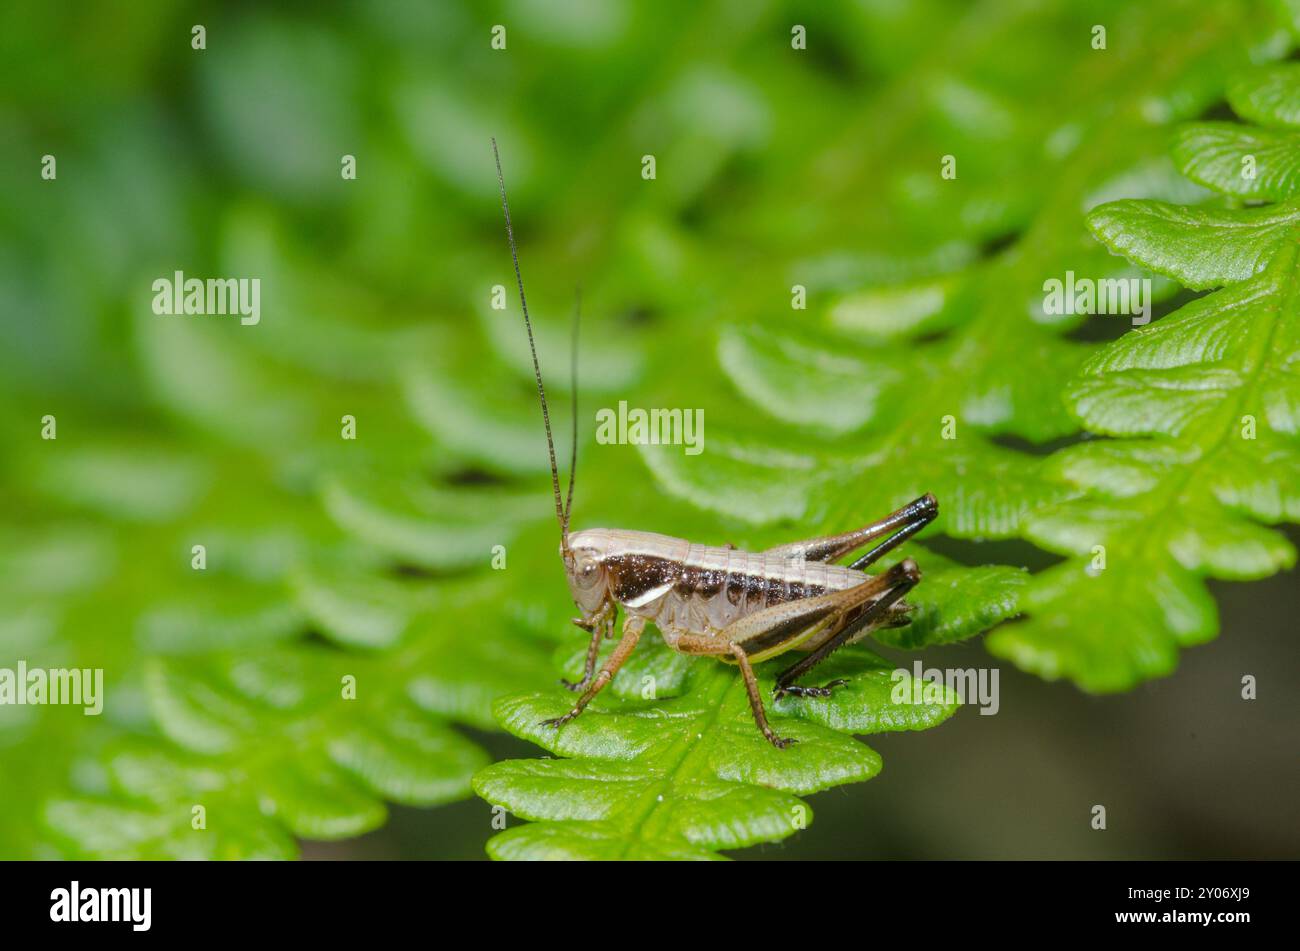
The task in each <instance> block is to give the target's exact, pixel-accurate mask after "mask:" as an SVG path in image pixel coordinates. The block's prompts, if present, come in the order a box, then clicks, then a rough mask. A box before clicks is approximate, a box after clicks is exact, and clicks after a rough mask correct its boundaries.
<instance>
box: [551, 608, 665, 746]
mask: <svg viewBox="0 0 1300 951" xmlns="http://www.w3.org/2000/svg"><path fill="white" fill-rule="evenodd" d="M644 630H645V618H643V617H640V616H638V615H636V614H629V615H628V616H627V620H626V621H624V622H623V636H622V637H621V638H620V639H619V642H618V646H617V647H615V648H614V653H612V654H610V655H609V660H607V661H605V665H604V666H603V667H601V668H600V673H598V674H597V675H596V677H595V679H594V680H592V682H591V684H590V685H589V686H588V687H587V689H586V690H584V691H583V693H582V696H581V697H579V698H578V702H577V703H576V704H574V706H573V709H572V710H570V711H569V712H568V713H566V714H565V715H564V716H562V717H555V718H553V719H550V720H543V721H542V723H541V725H542V726H555V727H558V726H563V725H564V724H566V723H568V722H569V721H570V720H572V719H573V718H574V717H576V716H577V715H578V714H580V713H581V712H582V711H583V710H584V709H586V707H587V704H589V703H591V701H592V699H593V698H594V697H595V696H596V694H598V693H600V692H601V691H602V690H604V689H605V685H606V684H607V683H609V682H610V681H611V680H613V679H614V675H615V674H616V673H618V670H619V668H620V667H622V666H623V664H624V663H625V662H626V661H627V659H628V657H629V656H630V655H631V653H632V651H633V649H634V648H635V647H636V643H637V641H639V640H640V639H641V632H642V631H644ZM597 643H598V642H597Z"/></svg>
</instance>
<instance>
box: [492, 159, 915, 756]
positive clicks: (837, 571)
mask: <svg viewBox="0 0 1300 951" xmlns="http://www.w3.org/2000/svg"><path fill="white" fill-rule="evenodd" d="M492 154H493V156H494V157H495V159H496V166H497V181H498V183H499V185H500V186H501V209H502V211H503V212H504V213H505V220H506V237H507V239H508V241H509V243H510V255H511V259H512V261H513V263H514V268H515V280H516V282H517V284H518V285H519V304H520V307H521V308H522V309H523V314H524V327H525V329H526V330H527V331H528V346H529V349H530V351H531V353H532V357H533V373H534V374H535V376H536V378H537V396H538V399H539V400H540V402H541V404H542V423H543V425H544V426H545V427H546V444H547V449H548V451H549V453H550V459H551V489H552V491H553V492H554V494H555V517H556V519H557V520H558V521H559V523H560V557H561V558H563V560H564V571H565V574H566V576H567V578H568V582H569V590H570V591H571V592H572V594H573V600H574V603H575V604H576V605H577V606H578V609H579V610H580V611H581V612H582V616H581V617H577V618H574V619H573V623H574V624H576V625H578V627H580V628H582V629H583V630H586V631H589V632H590V633H591V644H590V646H589V647H588V648H587V663H586V671H585V674H584V676H583V678H582V680H581V681H579V682H578V683H570V682H568V681H561V682H562V683H563V684H564V686H566V687H568V688H569V689H570V690H573V691H576V692H580V693H581V696H579V698H578V701H577V703H575V704H574V705H573V709H572V710H570V711H569V712H568V713H566V714H565V715H564V716H562V717H556V718H555V719H553V720H546V721H543V722H544V724H545V725H547V726H556V727H558V726H561V725H562V724H564V723H567V722H568V721H570V720H572V719H573V718H574V717H576V716H578V715H579V714H580V713H582V711H583V709H585V708H586V706H587V704H589V703H590V702H591V700H592V698H593V697H595V696H596V694H598V693H600V691H601V690H602V689H603V688H604V687H605V686H606V685H607V684H608V683H609V682H610V681H611V680H613V679H614V675H615V674H617V673H618V670H619V668H620V667H622V666H623V663H624V662H625V661H626V660H627V658H628V656H629V655H630V654H631V653H632V651H633V649H634V648H635V647H636V645H637V641H638V640H640V638H641V634H642V632H643V631H644V630H645V626H646V622H647V621H653V622H654V623H655V625H656V626H657V627H658V628H659V631H660V633H661V634H662V636H663V639H664V641H665V643H667V644H668V646H669V647H670V648H672V649H673V650H675V651H678V652H680V653H683V654H694V655H707V656H710V657H715V658H717V659H718V660H721V661H724V662H726V663H731V664H735V665H736V666H737V667H739V668H740V674H741V677H742V678H744V681H745V689H746V691H747V692H748V694H749V706H750V709H751V710H752V711H753V714H754V722H755V723H757V724H758V728H759V730H761V731H762V733H763V736H765V737H767V739H768V740H769V741H770V742H771V743H772V745H773V746H776V747H777V748H778V749H784V748H785V747H787V746H789V745H790V744H791V743H793V742H795V741H794V740H793V739H790V738H786V737H780V736H777V735H776V733H774V732H773V731H772V728H771V726H769V725H768V722H767V712H766V710H765V709H764V707H763V698H762V696H761V695H760V693H759V687H758V680H757V678H755V676H754V667H753V665H754V664H756V663H758V662H760V661H764V660H767V659H768V658H769V657H775V656H776V655H777V654H783V653H785V652H786V651H789V650H798V651H804V652H806V656H804V657H803V658H801V659H800V660H798V661H796V662H795V663H794V664H792V665H791V666H790V667H789V668H787V669H786V670H785V671H783V672H782V673H781V674H779V675H778V676H777V678H776V689H775V690H774V691H773V699H776V698H779V697H781V696H783V695H785V694H790V695H793V696H817V697H824V696H827V695H829V694H830V692H831V690H832V689H833V688H835V687H837V686H840V685H841V684H843V683H845V681H843V680H833V681H831V682H830V683H828V684H823V685H822V686H820V687H804V686H800V685H798V684H796V683H795V680H796V679H798V678H799V677H801V676H803V675H804V674H806V673H808V672H809V671H810V670H812V669H813V668H814V667H816V666H817V665H818V664H819V663H821V662H822V661H823V660H825V659H826V658H827V656H829V655H830V654H831V653H833V652H834V651H836V650H838V649H839V648H841V647H843V646H844V645H845V644H852V643H855V642H856V641H859V640H861V639H862V638H864V637H866V636H867V635H869V634H870V633H872V632H873V631H875V630H877V629H879V628H882V627H897V626H899V625H902V624H906V623H907V622H908V612H909V611H910V610H911V607H910V605H908V604H906V603H905V602H904V601H903V596H904V595H905V594H907V592H908V591H910V590H911V589H912V588H913V587H915V585H916V583H917V582H918V581H920V579H921V572H920V571H919V570H918V569H917V567H916V562H914V561H912V559H910V558H906V559H904V560H903V561H901V562H899V563H898V564H896V565H894V566H893V567H892V568H889V569H888V570H887V571H885V572H884V573H883V574H879V575H870V574H867V573H866V571H865V570H864V569H865V568H867V567H868V566H869V565H871V564H872V563H873V562H874V561H876V560H877V559H878V558H880V556H882V555H884V554H885V553H886V552H889V551H892V550H893V549H894V548H897V547H898V546H899V545H900V544H902V543H903V542H904V541H906V540H907V539H908V538H910V537H911V536H912V535H915V534H916V533H917V532H918V531H920V530H921V529H922V528H923V527H924V526H925V525H927V524H928V523H929V522H930V521H931V520H933V519H934V517H935V515H936V514H937V513H938V511H939V505H938V503H937V502H936V501H935V499H934V496H933V495H928V494H927V495H923V496H921V497H920V498H919V499H917V500H916V501H914V502H911V503H909V504H908V505H905V506H903V507H902V508H901V509H899V510H898V511H896V512H894V513H892V514H890V515H887V516H885V517H884V518H882V519H881V520H880V521H878V522H872V523H871V524H870V525H864V526H863V527H862V528H858V529H855V530H853V531H849V532H844V533H842V534H839V535H827V536H826V537H824V538H813V539H808V540H807V541H799V542H791V543H790V544H788V545H781V546H779V547H777V548H769V549H767V550H766V551H760V552H747V551H739V550H737V549H735V548H733V547H731V546H730V545H725V546H711V545H697V544H695V543H693V542H688V541H686V540H685V539H681V538H670V537H669V536H667V535H657V534H654V533H652V532H637V531H629V530H627V529H620V528H588V529H584V530H583V531H580V532H570V531H569V516H570V514H571V513H572V510H573V463H572V461H571V462H570V467H569V491H568V499H567V502H562V501H561V498H560V475H559V470H558V469H557V467H556V464H555V442H554V440H553V438H552V436H551V417H550V410H549V409H548V407H547V403H546V389H545V387H544V386H543V385H542V371H541V367H540V365H539V364H538V362H537V347H536V345H535V344H534V342H533V326H532V321H531V320H529V317H528V302H527V300H526V299H525V298H524V282H523V277H522V276H521V274H520V271H519V253H518V250H517V249H516V246H515V235H514V229H513V228H512V226H511V224H510V205H509V203H508V202H507V201H506V186H505V177H504V176H503V175H502V173H501V157H500V155H499V154H498V153H497V144H496V140H495V139H493V140H492ZM575 360H576V347H575ZM575 392H576V387H575ZM575 399H576V396H575ZM574 415H575V420H576V409H575V414H574ZM576 455H577V436H576V432H575V436H574V460H576ZM869 542H876V544H875V545H874V547H872V548H871V549H870V550H869V551H867V552H866V553H865V554H863V555H861V556H860V557H858V558H857V559H856V560H854V561H853V562H851V563H849V564H848V565H836V564H831V562H833V561H834V560H836V559H837V558H842V557H844V556H846V555H848V554H850V553H851V552H854V551H857V550H858V549H860V548H862V547H864V546H865V545H866V544H867V543H869ZM620 607H622V608H623V610H624V612H625V613H626V619H625V620H624V622H623V634H622V637H621V639H620V640H619V642H618V645H617V646H616V647H615V648H614V651H613V653H612V654H610V656H609V659H608V660H606V661H605V663H604V664H603V665H602V666H601V668H600V670H599V671H597V670H596V659H597V655H598V653H599V650H600V641H601V638H610V637H613V636H614V627H615V623H616V620H617V617H618V609H619V608H620Z"/></svg>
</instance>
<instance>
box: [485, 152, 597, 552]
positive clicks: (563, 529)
mask: <svg viewBox="0 0 1300 951" xmlns="http://www.w3.org/2000/svg"><path fill="white" fill-rule="evenodd" d="M492 157H493V158H494V159H496V163H497V184H498V185H500V186H501V210H502V211H503V212H505V216H506V238H507V239H509V241H510V257H511V259H512V260H513V261H514V264H515V283H516V284H518V285H519V306H520V307H522V308H523V311H524V326H525V327H526V328H527V329H528V349H529V350H530V351H531V352H532V355H533V375H534V376H535V377H537V398H538V399H539V400H540V401H541V404H542V422H543V423H544V424H545V425H546V449H547V451H548V452H549V453H550V456H551V489H552V491H553V492H554V493H555V519H556V521H558V522H559V523H560V544H561V545H562V546H564V547H565V548H567V547H568V534H569V532H568V524H567V523H568V518H567V517H566V516H565V514H564V507H563V506H562V505H561V504H560V473H559V470H558V469H556V466H555V440H554V439H553V438H552V437H551V412H550V410H549V409H548V408H547V406H546V389H545V387H543V386H542V368H541V365H540V364H538V362H537V344H536V343H535V342H534V341H533V322H532V321H531V320H529V319H528V301H527V300H525V298H524V279H523V276H522V275H521V274H520V273H519V251H518V249H517V248H516V247H515V229H514V228H513V227H511V225H510V203H509V202H507V201H506V179H505V176H504V175H502V174H501V154H500V153H499V152H498V151H497V140H496V136H493V137H492ZM574 449H575V452H576V450H577V441H576V440H575V441H574Z"/></svg>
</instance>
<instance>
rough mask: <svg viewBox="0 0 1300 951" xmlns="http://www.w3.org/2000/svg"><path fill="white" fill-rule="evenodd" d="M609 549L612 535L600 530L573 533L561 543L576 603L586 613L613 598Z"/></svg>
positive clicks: (571, 590)
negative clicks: (610, 587) (610, 584)
mask: <svg viewBox="0 0 1300 951" xmlns="http://www.w3.org/2000/svg"><path fill="white" fill-rule="evenodd" d="M609 549H610V538H609V535H608V534H607V533H605V532H602V531H600V530H599V529H596V530H588V531H583V532H570V533H569V534H568V535H566V536H565V539H564V544H562V545H561V546H560V557H562V558H563V559H564V575H565V577H566V578H567V579H568V581H569V591H570V593H572V595H573V603H574V604H576V605H577V606H578V607H579V608H581V609H582V613H583V614H584V615H587V616H590V615H592V614H594V613H595V612H596V611H598V610H600V607H601V605H603V604H604V603H605V602H606V601H607V600H609V597H610V593H609V577H610V576H609V562H608V555H609Z"/></svg>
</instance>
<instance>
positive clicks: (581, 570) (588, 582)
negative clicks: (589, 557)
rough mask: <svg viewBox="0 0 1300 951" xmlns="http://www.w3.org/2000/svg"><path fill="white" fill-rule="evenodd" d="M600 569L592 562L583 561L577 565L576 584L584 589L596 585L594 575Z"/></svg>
mask: <svg viewBox="0 0 1300 951" xmlns="http://www.w3.org/2000/svg"><path fill="white" fill-rule="evenodd" d="M599 570H600V567H599V566H598V565H597V564H596V563H595V562H594V561H584V562H582V563H581V564H580V565H578V583H579V584H580V585H582V587H584V588H590V587H591V586H592V585H593V584H595V583H596V575H597V574H598V573H599Z"/></svg>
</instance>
